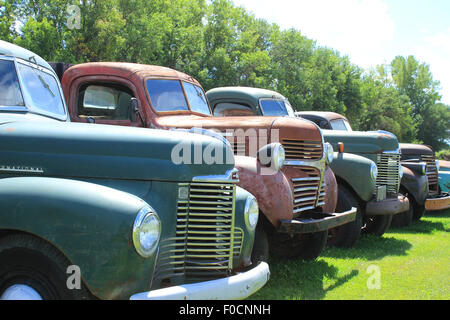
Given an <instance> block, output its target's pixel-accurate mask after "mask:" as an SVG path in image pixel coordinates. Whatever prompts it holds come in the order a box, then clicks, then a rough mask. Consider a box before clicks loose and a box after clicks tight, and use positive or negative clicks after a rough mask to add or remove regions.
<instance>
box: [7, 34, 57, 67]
mask: <svg viewBox="0 0 450 320" xmlns="http://www.w3.org/2000/svg"><path fill="white" fill-rule="evenodd" d="M0 55H3V56H9V57H15V58H19V59H22V60H25V61H32V62H36V63H37V64H38V65H39V66H41V67H43V68H46V69H49V70H50V71H52V72H53V69H52V67H51V66H50V65H49V64H48V63H47V61H45V60H44V59H43V58H41V57H40V56H38V55H37V54H36V53H34V52H31V51H30V50H27V49H25V48H22V47H19V46H17V45H15V44H12V43H10V42H7V41H3V40H0Z"/></svg>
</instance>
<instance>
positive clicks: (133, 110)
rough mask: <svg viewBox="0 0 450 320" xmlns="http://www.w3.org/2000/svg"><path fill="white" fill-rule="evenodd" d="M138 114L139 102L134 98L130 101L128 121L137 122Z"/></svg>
mask: <svg viewBox="0 0 450 320" xmlns="http://www.w3.org/2000/svg"><path fill="white" fill-rule="evenodd" d="M138 114H139V101H138V99H136V98H134V97H133V98H131V100H130V120H131V121H133V122H135V121H136V120H137V115H138Z"/></svg>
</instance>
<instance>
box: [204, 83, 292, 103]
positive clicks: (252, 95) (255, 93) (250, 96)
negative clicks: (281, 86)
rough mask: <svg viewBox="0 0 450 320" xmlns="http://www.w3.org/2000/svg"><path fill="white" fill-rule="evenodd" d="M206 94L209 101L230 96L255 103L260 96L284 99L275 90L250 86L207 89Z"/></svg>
mask: <svg viewBox="0 0 450 320" xmlns="http://www.w3.org/2000/svg"><path fill="white" fill-rule="evenodd" d="M206 95H207V96H208V100H209V101H214V100H217V99H227V98H229V97H231V98H233V99H236V98H237V99H242V100H251V101H253V102H254V104H255V105H257V104H258V103H259V99H261V98H269V99H286V98H285V97H284V96H283V95H281V94H279V93H278V92H276V91H272V90H267V89H261V88H252V87H220V88H215V89H211V90H209V91H208V92H207V93H206Z"/></svg>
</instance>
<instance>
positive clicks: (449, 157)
mask: <svg viewBox="0 0 450 320" xmlns="http://www.w3.org/2000/svg"><path fill="white" fill-rule="evenodd" d="M436 158H437V159H440V160H446V161H450V149H445V150H441V151H439V152H438V153H436Z"/></svg>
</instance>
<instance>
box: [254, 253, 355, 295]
mask: <svg viewBox="0 0 450 320" xmlns="http://www.w3.org/2000/svg"><path fill="white" fill-rule="evenodd" d="M274 259H275V258H274V257H271V259H270V269H271V279H276V281H269V282H268V283H267V284H266V285H265V286H264V287H263V288H262V289H261V290H260V291H258V292H257V293H255V294H254V295H253V296H252V297H251V299H259V298H263V299H272V300H286V299H287V300H298V299H301V300H320V299H323V298H325V296H326V293H327V292H328V291H331V290H333V289H335V288H337V287H339V286H341V285H343V284H345V283H346V282H348V281H350V280H351V279H352V278H353V277H355V276H357V275H358V273H359V271H358V270H352V271H351V272H350V273H348V274H346V275H344V276H338V271H339V270H338V268H336V267H335V266H333V265H330V264H328V263H327V262H325V261H323V260H314V261H300V260H295V259H289V260H288V259H279V258H278V260H274ZM325 280H326V281H327V282H332V284H331V285H330V286H329V287H327V288H324V281H325Z"/></svg>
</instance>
